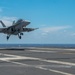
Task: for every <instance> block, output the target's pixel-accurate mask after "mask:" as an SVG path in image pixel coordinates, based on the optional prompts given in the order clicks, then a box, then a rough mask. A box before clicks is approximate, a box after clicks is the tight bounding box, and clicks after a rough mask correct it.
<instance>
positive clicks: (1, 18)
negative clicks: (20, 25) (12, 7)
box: [0, 16, 17, 26]
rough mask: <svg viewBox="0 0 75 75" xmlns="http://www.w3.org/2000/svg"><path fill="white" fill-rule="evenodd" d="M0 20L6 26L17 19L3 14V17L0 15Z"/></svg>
mask: <svg viewBox="0 0 75 75" xmlns="http://www.w3.org/2000/svg"><path fill="white" fill-rule="evenodd" d="M0 20H2V21H3V22H4V24H5V25H6V26H11V25H12V22H13V21H14V20H17V17H7V16H3V17H0Z"/></svg>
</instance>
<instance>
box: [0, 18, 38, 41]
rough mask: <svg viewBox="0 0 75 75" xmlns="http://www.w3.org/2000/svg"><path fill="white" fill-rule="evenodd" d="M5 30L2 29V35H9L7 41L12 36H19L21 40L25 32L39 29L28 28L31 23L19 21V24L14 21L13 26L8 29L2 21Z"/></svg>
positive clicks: (0, 30)
mask: <svg viewBox="0 0 75 75" xmlns="http://www.w3.org/2000/svg"><path fill="white" fill-rule="evenodd" d="M0 23H1V24H2V26H3V28H0V33H4V34H7V37H6V38H7V40H8V39H9V37H10V36H11V35H18V37H19V39H21V35H23V32H30V31H34V30H36V29H38V28H26V26H27V25H29V24H30V22H29V21H26V20H23V19H19V20H18V21H17V22H15V21H13V23H12V26H9V27H6V25H5V24H4V23H3V22H2V21H1V20H0Z"/></svg>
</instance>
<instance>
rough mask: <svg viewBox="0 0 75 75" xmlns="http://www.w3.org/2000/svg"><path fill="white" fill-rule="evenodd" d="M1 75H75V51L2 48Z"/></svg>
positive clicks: (0, 51) (66, 49) (67, 49)
mask: <svg viewBox="0 0 75 75" xmlns="http://www.w3.org/2000/svg"><path fill="white" fill-rule="evenodd" d="M0 75H75V49H71V48H37V47H26V48H10V49H9V48H7V49H4V48H1V49H0Z"/></svg>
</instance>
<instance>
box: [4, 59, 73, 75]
mask: <svg viewBox="0 0 75 75" xmlns="http://www.w3.org/2000/svg"><path fill="white" fill-rule="evenodd" d="M3 61H6V62H10V63H14V64H17V65H21V66H25V67H34V68H37V69H42V70H47V71H50V72H55V73H58V74H63V75H74V74H71V73H67V72H62V71H58V70H54V69H47V68H43V67H39V66H32V65H28V64H23V63H19V62H13V61H8V60H3Z"/></svg>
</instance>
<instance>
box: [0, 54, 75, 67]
mask: <svg viewBox="0 0 75 75" xmlns="http://www.w3.org/2000/svg"><path fill="white" fill-rule="evenodd" d="M1 54H2V55H4V56H12V57H11V58H10V57H9V58H8V57H6V58H0V60H21V59H30V60H38V61H44V62H49V63H56V64H63V65H70V66H75V63H71V62H64V61H56V60H46V59H42V58H35V57H26V56H17V55H10V54H3V53H1Z"/></svg>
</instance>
